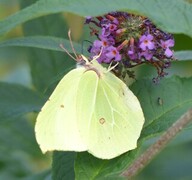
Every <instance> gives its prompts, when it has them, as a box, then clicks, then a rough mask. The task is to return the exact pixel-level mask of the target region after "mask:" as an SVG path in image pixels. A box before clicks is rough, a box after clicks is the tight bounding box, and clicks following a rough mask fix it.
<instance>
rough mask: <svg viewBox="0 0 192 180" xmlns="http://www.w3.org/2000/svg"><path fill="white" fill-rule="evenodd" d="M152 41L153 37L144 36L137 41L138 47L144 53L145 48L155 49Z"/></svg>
mask: <svg viewBox="0 0 192 180" xmlns="http://www.w3.org/2000/svg"><path fill="white" fill-rule="evenodd" d="M152 40H153V36H152V35H151V34H148V35H147V36H146V35H143V36H141V37H140V39H139V41H140V43H141V44H140V45H139V47H140V48H141V49H142V50H143V51H145V50H146V49H147V48H148V49H150V50H152V49H154V48H155V45H154V43H153V42H152Z"/></svg>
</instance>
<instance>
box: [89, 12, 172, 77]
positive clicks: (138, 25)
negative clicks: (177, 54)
mask: <svg viewBox="0 0 192 180" xmlns="http://www.w3.org/2000/svg"><path fill="white" fill-rule="evenodd" d="M85 23H86V24H92V25H93V26H90V29H91V35H95V36H96V37H97V40H95V41H94V42H93V44H92V45H91V47H90V48H89V52H90V53H91V57H93V56H96V55H98V54H101V55H100V57H99V58H98V62H99V63H106V64H109V63H115V62H119V65H118V66H117V70H119V71H121V70H122V69H128V68H132V67H135V66H137V65H140V64H143V63H146V64H151V65H153V66H154V67H156V69H157V71H158V77H163V76H165V75H166V74H167V73H165V72H164V69H166V68H168V67H169V66H170V63H171V61H172V60H174V56H173V51H172V49H171V48H172V47H173V46H174V39H173V36H172V35H171V34H169V33H166V32H163V31H162V30H160V29H158V28H157V27H156V26H155V25H154V24H153V23H152V22H151V21H150V20H149V19H147V18H146V17H143V16H137V15H133V14H128V13H124V12H112V13H109V14H106V15H105V16H103V17H96V18H92V17H90V16H89V17H87V18H86V22H85ZM120 73H121V72H120Z"/></svg>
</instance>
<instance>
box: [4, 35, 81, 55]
mask: <svg viewBox="0 0 192 180" xmlns="http://www.w3.org/2000/svg"><path fill="white" fill-rule="evenodd" d="M60 44H63V45H64V47H65V48H66V49H67V50H68V51H69V52H70V53H73V51H72V48H71V45H70V42H69V40H66V39H63V38H58V37H51V36H28V37H20V38H13V39H9V40H5V41H1V42H0V47H9V46H21V47H34V48H41V49H47V50H53V51H61V52H64V50H63V49H62V48H61V47H60V46H59V45H60ZM73 45H74V48H75V50H76V51H77V53H79V54H80V53H81V45H80V44H78V43H75V42H73Z"/></svg>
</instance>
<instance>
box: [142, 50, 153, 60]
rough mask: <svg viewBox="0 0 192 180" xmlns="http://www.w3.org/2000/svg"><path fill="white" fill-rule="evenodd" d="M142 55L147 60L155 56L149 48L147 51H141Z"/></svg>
mask: <svg viewBox="0 0 192 180" xmlns="http://www.w3.org/2000/svg"><path fill="white" fill-rule="evenodd" d="M140 57H144V58H145V59H146V60H148V61H149V60H151V58H152V57H153V53H152V52H150V51H149V50H146V51H144V52H142V53H140Z"/></svg>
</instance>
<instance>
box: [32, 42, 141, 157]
mask: <svg viewBox="0 0 192 180" xmlns="http://www.w3.org/2000/svg"><path fill="white" fill-rule="evenodd" d="M70 42H71V41H70ZM98 57H99V56H96V57H94V58H93V59H92V60H90V61H89V60H88V59H87V58H86V57H85V56H83V55H81V60H79V59H78V60H77V61H78V62H80V63H79V64H80V65H79V66H78V67H77V68H76V69H73V70H71V71H70V72H68V73H67V74H66V75H65V76H64V77H63V78H62V79H61V81H60V82H59V83H58V85H57V87H56V88H55V90H54V91H53V93H52V94H51V96H50V97H49V99H48V100H47V102H46V103H45V105H44V106H43V108H42V109H41V111H40V112H39V114H38V117H37V121H36V125H35V134H36V139H37V142H38V144H39V146H40V148H41V150H42V152H44V153H45V152H47V151H54V150H58V151H76V152H81V151H88V152H89V153H91V154H92V155H93V156H95V157H97V158H100V159H112V158H115V157H117V156H119V155H121V154H123V153H125V152H127V151H129V150H132V149H135V148H136V146H137V140H138V138H139V136H140V133H141V130H142V127H143V124H144V115H143V111H142V108H141V106H140V103H139V100H138V99H137V97H136V96H135V95H134V94H133V92H132V91H131V90H130V89H129V88H128V87H127V86H126V84H125V83H124V82H123V81H122V80H120V79H119V78H118V77H116V76H115V75H114V74H113V73H112V72H111V71H110V69H107V68H104V67H103V66H102V65H101V64H99V63H98V62H97V58H98Z"/></svg>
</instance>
